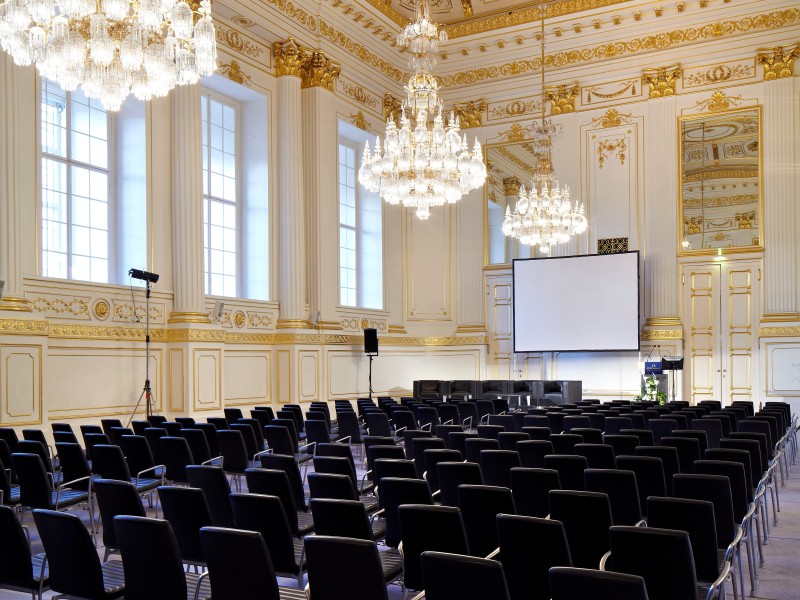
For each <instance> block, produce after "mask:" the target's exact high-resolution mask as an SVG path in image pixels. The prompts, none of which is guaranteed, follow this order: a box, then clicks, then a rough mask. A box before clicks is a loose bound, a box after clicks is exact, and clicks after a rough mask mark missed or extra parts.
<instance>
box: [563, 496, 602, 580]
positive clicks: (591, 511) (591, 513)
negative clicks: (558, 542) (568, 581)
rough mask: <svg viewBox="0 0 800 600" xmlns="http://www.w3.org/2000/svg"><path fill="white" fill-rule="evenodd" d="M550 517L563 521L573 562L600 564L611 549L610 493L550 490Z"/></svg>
mask: <svg viewBox="0 0 800 600" xmlns="http://www.w3.org/2000/svg"><path fill="white" fill-rule="evenodd" d="M550 518H551V519H555V520H557V521H561V522H562V523H563V524H564V531H566V533H567V541H568V542H569V548H570V552H571V554H572V564H573V565H575V566H576V567H584V568H587V569H593V568H597V565H598V564H599V563H600V558H601V557H602V556H603V554H605V553H606V551H608V528H609V527H611V523H612V520H611V505H610V504H609V501H608V496H607V495H606V494H601V493H598V492H581V491H573V490H551V491H550Z"/></svg>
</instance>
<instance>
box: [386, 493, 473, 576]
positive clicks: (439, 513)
mask: <svg viewBox="0 0 800 600" xmlns="http://www.w3.org/2000/svg"><path fill="white" fill-rule="evenodd" d="M399 518H400V531H401V534H402V541H403V574H404V585H405V587H406V588H407V589H412V590H421V589H422V586H423V580H422V562H421V558H420V557H421V554H422V553H423V552H426V551H430V550H436V551H440V552H452V553H454V554H468V553H469V547H468V545H467V534H466V531H465V530H464V521H463V520H462V518H461V511H459V509H457V508H455V507H451V506H430V505H427V504H404V505H403V506H401V507H400V509H399Z"/></svg>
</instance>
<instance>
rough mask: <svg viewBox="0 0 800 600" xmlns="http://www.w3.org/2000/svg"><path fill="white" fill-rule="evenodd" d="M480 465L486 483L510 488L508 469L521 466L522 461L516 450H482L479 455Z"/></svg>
mask: <svg viewBox="0 0 800 600" xmlns="http://www.w3.org/2000/svg"><path fill="white" fill-rule="evenodd" d="M480 465H481V471H482V472H483V479H484V481H485V482H486V485H493V486H500V487H507V488H510V487H511V475H510V471H511V469H513V468H514V467H521V466H522V462H521V461H520V456H519V454H518V453H517V452H516V451H512V450H483V451H481V455H480Z"/></svg>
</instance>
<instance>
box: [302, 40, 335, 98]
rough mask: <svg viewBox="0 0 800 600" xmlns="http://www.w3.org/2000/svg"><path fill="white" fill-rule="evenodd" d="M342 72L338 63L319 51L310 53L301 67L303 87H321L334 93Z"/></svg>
mask: <svg viewBox="0 0 800 600" xmlns="http://www.w3.org/2000/svg"><path fill="white" fill-rule="evenodd" d="M341 72H342V70H341V68H340V67H339V65H338V63H336V62H334V61H332V60H331V59H330V58H328V57H327V56H325V54H324V53H323V52H321V51H319V50H312V51H310V52H308V53H307V54H306V56H305V59H304V60H303V64H302V67H301V80H302V82H301V87H303V88H310V87H321V88H325V89H326V90H328V91H329V92H332V91H333V86H334V84H335V83H336V78H337V77H339V75H340V74H341Z"/></svg>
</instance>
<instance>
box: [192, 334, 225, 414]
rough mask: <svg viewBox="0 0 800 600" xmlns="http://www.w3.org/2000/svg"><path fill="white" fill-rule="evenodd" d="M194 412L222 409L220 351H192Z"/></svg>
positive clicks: (196, 349)
mask: <svg viewBox="0 0 800 600" xmlns="http://www.w3.org/2000/svg"><path fill="white" fill-rule="evenodd" d="M192 362H193V363H194V365H193V370H194V402H193V405H194V410H221V409H222V351H221V350H206V349H198V348H195V349H193V350H192Z"/></svg>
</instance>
